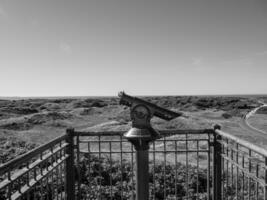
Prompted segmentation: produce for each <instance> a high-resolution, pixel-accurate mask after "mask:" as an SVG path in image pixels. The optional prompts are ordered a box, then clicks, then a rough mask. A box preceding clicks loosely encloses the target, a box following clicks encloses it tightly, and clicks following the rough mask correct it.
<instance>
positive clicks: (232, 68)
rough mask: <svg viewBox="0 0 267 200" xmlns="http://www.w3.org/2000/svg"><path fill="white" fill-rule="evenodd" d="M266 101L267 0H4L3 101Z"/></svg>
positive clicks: (0, 15) (0, 6)
mask: <svg viewBox="0 0 267 200" xmlns="http://www.w3.org/2000/svg"><path fill="white" fill-rule="evenodd" d="M121 90H124V91H126V92H128V93H130V94H132V95H193V94H251V93H253V94H255V93H256V94H257V93H265V94H266V93H267V1H266V0H253V1H252V0H210V1H208V0H205V1H204V0H121V1H119V0H106V1H102V0H72V1H69V0H0V96H76V95H78V96H98V95H117V93H118V92H119V91H121Z"/></svg>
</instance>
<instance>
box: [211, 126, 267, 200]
mask: <svg viewBox="0 0 267 200" xmlns="http://www.w3.org/2000/svg"><path fill="white" fill-rule="evenodd" d="M215 134H216V139H215V140H216V141H217V142H218V147H217V151H216V154H217V157H218V159H220V162H219V165H217V170H218V174H219V177H218V180H220V181H218V183H217V185H216V186H217V187H218V194H220V196H219V198H220V199H265V200H266V199H267V151H266V150H265V149H262V148H260V147H258V146H256V145H254V144H251V143H249V142H247V141H244V140H241V139H239V138H237V137H235V136H233V135H230V134H228V133H224V132H222V131H220V130H215ZM219 172H220V173H219Z"/></svg>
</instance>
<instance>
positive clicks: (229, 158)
mask: <svg viewBox="0 0 267 200" xmlns="http://www.w3.org/2000/svg"><path fill="white" fill-rule="evenodd" d="M123 133H124V132H99V133H96V132H79V131H74V130H73V129H68V130H67V134H66V135H63V136H61V137H59V138H56V139H54V140H53V141H51V142H49V143H47V144H44V145H42V146H40V147H38V148H36V149H34V150H32V151H30V152H28V153H27V154H24V155H22V156H20V157H18V158H15V159H14V160H11V161H9V162H7V163H5V164H4V165H2V166H0V178H1V179H0V200H2V199H8V200H9V199H12V200H15V199H22V200H24V199H30V200H32V199H37V200H38V199H44V200H48V199H49V200H50V199H51V200H54V199H67V200H74V199H103V200H105V199H135V184H136V183H137V182H138V183H140V180H139V181H138V180H136V170H147V169H137V166H136V157H135V153H136V151H135V149H134V147H133V145H132V144H131V143H130V142H128V141H127V140H126V139H125V138H124V137H123ZM160 133H161V135H162V137H161V138H160V139H158V140H156V141H154V142H151V144H150V149H149V168H148V170H149V189H148V190H149V191H148V192H149V198H150V199H190V200H195V199H199V200H201V199H210V200H221V199H251V200H252V199H253V200H254V199H265V200H267V185H266V183H267V167H266V163H267V151H266V150H264V149H262V148H259V147H257V146H255V145H252V144H251V143H249V142H246V141H243V140H241V139H238V138H236V137H234V136H232V135H230V134H227V133H224V132H222V131H220V130H219V129H217V128H216V129H207V130H164V131H160Z"/></svg>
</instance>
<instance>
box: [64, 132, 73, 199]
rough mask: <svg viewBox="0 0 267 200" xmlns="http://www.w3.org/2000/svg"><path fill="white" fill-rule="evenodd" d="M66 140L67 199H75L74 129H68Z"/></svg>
mask: <svg viewBox="0 0 267 200" xmlns="http://www.w3.org/2000/svg"><path fill="white" fill-rule="evenodd" d="M66 132H67V138H66V142H67V143H68V146H67V149H66V153H67V154H68V156H69V157H68V158H67V159H66V171H65V176H66V187H65V188H66V194H67V200H75V177H74V173H75V169H74V141H73V138H74V136H73V135H74V134H73V133H74V129H67V131H66Z"/></svg>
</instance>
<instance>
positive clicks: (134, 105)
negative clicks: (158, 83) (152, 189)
mask: <svg viewBox="0 0 267 200" xmlns="http://www.w3.org/2000/svg"><path fill="white" fill-rule="evenodd" d="M119 97H120V104H122V105H126V106H129V107H130V108H131V120H132V128H131V129H130V130H129V131H128V132H126V133H125V134H124V137H125V138H127V139H128V140H129V141H130V142H131V143H132V144H133V145H134V147H135V150H136V165H137V167H136V200H148V199H149V169H148V160H149V159H148V149H149V142H152V141H154V140H156V139H158V138H160V134H159V132H158V131H156V130H155V129H153V128H152V126H151V124H150V120H151V118H152V117H153V116H157V117H159V118H161V119H164V120H172V119H174V118H176V117H179V116H181V115H182V113H176V112H173V111H170V110H167V109H164V108H161V107H159V106H157V105H155V104H152V103H150V102H147V101H144V100H142V99H139V98H136V97H132V96H129V95H127V94H125V93H124V92H120V93H119Z"/></svg>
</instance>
